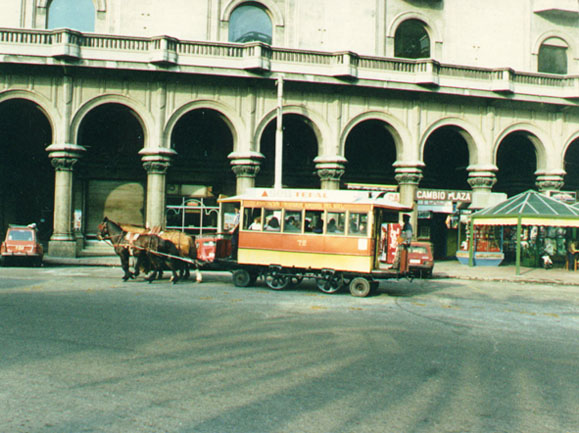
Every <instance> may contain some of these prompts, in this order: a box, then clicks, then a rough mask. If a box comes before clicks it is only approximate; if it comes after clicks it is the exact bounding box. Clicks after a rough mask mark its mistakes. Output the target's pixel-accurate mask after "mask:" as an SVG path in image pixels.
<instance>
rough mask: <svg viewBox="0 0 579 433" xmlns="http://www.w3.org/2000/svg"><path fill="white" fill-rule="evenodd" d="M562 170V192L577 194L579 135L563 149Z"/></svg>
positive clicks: (578, 187)
mask: <svg viewBox="0 0 579 433" xmlns="http://www.w3.org/2000/svg"><path fill="white" fill-rule="evenodd" d="M563 164H564V170H565V172H566V174H565V177H564V181H565V183H564V185H563V188H562V189H563V190H564V191H575V192H579V134H578V136H577V137H575V138H574V139H573V140H571V141H570V143H569V145H568V146H567V147H566V149H565V154H564V157H563Z"/></svg>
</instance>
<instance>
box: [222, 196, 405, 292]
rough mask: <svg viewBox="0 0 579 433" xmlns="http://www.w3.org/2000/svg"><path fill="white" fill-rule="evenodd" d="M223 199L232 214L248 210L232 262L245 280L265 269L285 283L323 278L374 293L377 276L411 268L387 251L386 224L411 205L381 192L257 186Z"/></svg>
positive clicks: (240, 281) (270, 281) (327, 288)
mask: <svg viewBox="0 0 579 433" xmlns="http://www.w3.org/2000/svg"><path fill="white" fill-rule="evenodd" d="M220 203H221V205H222V206H223V209H224V211H225V212H226V213H229V215H232V213H233V208H238V209H239V212H240V215H239V232H238V235H237V236H238V246H237V251H236V252H235V251H233V254H234V257H236V261H235V263H234V264H233V265H231V266H232V269H233V279H234V283H235V285H237V286H249V285H251V284H252V283H253V282H255V280H256V279H257V278H258V277H263V278H264V279H265V281H266V284H267V285H268V286H269V287H270V288H272V289H278V290H279V289H283V288H285V287H286V286H288V285H290V284H296V283H299V282H300V281H301V280H302V279H303V278H315V279H316V281H317V286H318V288H319V289H320V290H322V291H323V292H326V293H333V292H336V291H338V290H340V289H341V288H342V287H345V286H348V287H349V289H350V292H351V293H352V294H353V295H354V296H367V295H368V294H370V293H371V291H372V290H373V289H374V288H375V287H377V285H378V281H377V280H379V279H385V278H393V277H400V276H401V275H403V274H404V271H402V273H401V272H400V270H399V269H398V268H395V267H394V266H393V265H392V264H389V263H385V261H384V260H383V259H382V257H383V255H384V251H383V247H384V232H383V229H382V227H383V226H384V225H385V224H392V223H398V222H399V221H400V213H401V212H408V211H411V208H409V207H407V206H404V205H402V204H400V203H397V202H394V201H391V200H387V199H385V198H384V197H381V196H379V195H377V194H376V193H374V192H368V191H327V190H294V189H283V190H273V189H260V188H254V189H251V190H249V191H248V192H247V193H245V194H243V195H239V196H234V197H229V198H225V199H221V200H220ZM235 253H236V254H235ZM400 268H402V269H403V270H405V269H407V268H405V267H404V266H400Z"/></svg>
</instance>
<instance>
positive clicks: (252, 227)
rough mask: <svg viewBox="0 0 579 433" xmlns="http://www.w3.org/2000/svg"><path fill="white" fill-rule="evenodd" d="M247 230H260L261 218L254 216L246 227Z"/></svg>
mask: <svg viewBox="0 0 579 433" xmlns="http://www.w3.org/2000/svg"><path fill="white" fill-rule="evenodd" d="M248 229H249V230H261V217H260V216H256V217H255V218H254V219H253V222H252V223H251V224H250V225H249V227H248Z"/></svg>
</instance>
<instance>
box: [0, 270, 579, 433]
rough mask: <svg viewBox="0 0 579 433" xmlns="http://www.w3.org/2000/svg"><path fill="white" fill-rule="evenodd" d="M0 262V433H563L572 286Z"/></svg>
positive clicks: (570, 367) (567, 427)
mask: <svg viewBox="0 0 579 433" xmlns="http://www.w3.org/2000/svg"><path fill="white" fill-rule="evenodd" d="M121 275H122V272H121V271H120V270H119V269H118V268H114V269H113V268H81V267H77V268H74V267H71V268H68V267H54V268H40V269H20V268H0V432H2V433H20V432H58V433H68V432H70V433H79V432H107V433H115V432H123V433H127V432H131V433H139V432H195V433H205V432H211V433H228V432H232V433H233V432H234V433H261V432H291V433H297V432H304V433H305V432H320V433H322V432H323V433H334V432H335V433H341V432H356V433H366V432H376V433H384V432H485V433H487V432H509V433H514V432H525V433H529V432H540V433H546V432H557V433H561V432H577V431H579V415H578V414H579V342H578V338H577V336H578V335H579V333H578V331H579V320H578V319H579V315H578V305H579V302H578V301H579V294H578V293H576V288H569V287H565V286H538V285H532V284H506V283H493V282H480V283H479V282H476V281H468V282H466V281H459V280H430V281H417V280H415V281H414V282H412V283H409V282H407V281H405V280H401V281H388V282H384V283H382V284H381V286H380V292H379V294H378V295H377V296H374V297H370V298H362V299H360V298H354V297H352V296H350V295H349V294H348V293H347V292H346V293H343V294H342V293H340V294H335V295H325V294H323V293H321V292H318V291H316V290H315V288H314V287H313V286H312V285H308V284H305V285H303V287H300V288H297V289H292V290H287V291H282V292H275V291H270V290H269V289H267V288H266V287H265V286H259V287H255V288H246V289H241V288H236V287H234V286H233V285H232V284H230V282H229V281H230V276H229V274H224V273H206V274H205V281H204V282H203V283H202V284H196V283H193V282H190V283H182V284H177V285H171V284H169V283H168V282H167V281H164V282H155V283H153V284H147V283H144V282H141V281H130V282H127V283H123V282H122V281H121V279H120V277H121Z"/></svg>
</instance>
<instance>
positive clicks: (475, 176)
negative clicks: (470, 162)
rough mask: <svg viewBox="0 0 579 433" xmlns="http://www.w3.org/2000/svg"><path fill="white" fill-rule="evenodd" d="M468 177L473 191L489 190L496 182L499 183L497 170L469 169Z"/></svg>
mask: <svg viewBox="0 0 579 433" xmlns="http://www.w3.org/2000/svg"><path fill="white" fill-rule="evenodd" d="M467 170H468V171H469V173H468V179H467V182H468V184H469V185H470V187H471V188H472V190H473V191H489V192H490V190H492V189H493V186H494V185H495V183H497V176H496V173H495V172H496V171H497V170H492V171H491V170H476V169H470V168H469V169H467Z"/></svg>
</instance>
